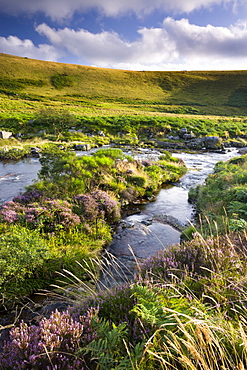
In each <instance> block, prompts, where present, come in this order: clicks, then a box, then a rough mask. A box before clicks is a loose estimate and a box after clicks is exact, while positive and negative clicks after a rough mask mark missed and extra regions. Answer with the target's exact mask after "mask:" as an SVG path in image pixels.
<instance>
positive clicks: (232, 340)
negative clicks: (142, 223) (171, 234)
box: [0, 233, 247, 370]
mask: <svg viewBox="0 0 247 370" xmlns="http://www.w3.org/2000/svg"><path fill="white" fill-rule="evenodd" d="M245 244H246V235H245V234H239V235H238V237H236V235H235V234H233V235H228V236H225V237H221V236H219V235H218V236H217V237H215V238H214V237H212V236H211V237H209V238H208V239H203V238H202V236H201V235H200V234H198V233H197V236H196V237H195V238H194V239H193V240H192V241H191V242H186V243H184V244H183V245H181V246H177V247H170V248H168V249H166V250H164V252H162V253H160V254H159V255H158V256H155V257H153V258H150V259H149V260H147V261H146V262H145V263H144V265H143V266H141V267H140V274H139V276H137V278H136V280H135V281H133V282H132V283H126V284H125V285H123V286H121V287H115V288H112V289H111V290H110V291H104V292H100V293H98V294H96V295H94V296H91V297H88V299H86V300H85V298H83V297H82V298H81V299H80V298H79V297H80V294H79V293H78V292H76V293H75V294H76V300H75V301H74V305H73V306H72V307H71V308H70V309H69V310H68V311H67V312H61V313H59V312H58V311H56V312H54V313H53V314H52V315H51V316H50V317H49V318H43V319H42V320H41V321H40V322H39V323H38V324H37V325H31V324H29V325H28V324H26V323H24V322H22V323H21V324H20V326H17V327H14V328H13V329H12V330H11V333H10V340H9V341H8V342H7V343H6V344H5V346H4V348H3V352H2V354H0V359H1V361H0V368H1V369H4V370H8V369H11V370H15V369H16V370H17V369H20V368H22V369H28V368H32V369H41V368H44V367H45V368H47V369H54V368H56V369H64V370H65V369H92V370H93V369H99V370H108V369H115V370H120V369H125V370H128V369H130V370H133V369H136V370H141V369H143V370H144V369H145V370H149V369H150V370H154V369H165V370H172V369H179V370H196V369H198V370H207V369H210V370H219V369H228V370H236V369H245V368H246V365H247V347H246V338H247V337H246V335H247V327H246V319H245V317H246V276H247V275H246V274H247V264H246V250H245V247H244V245H245ZM75 281H77V279H76V280H75Z"/></svg>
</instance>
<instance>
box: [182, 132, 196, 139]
mask: <svg viewBox="0 0 247 370" xmlns="http://www.w3.org/2000/svg"><path fill="white" fill-rule="evenodd" d="M195 136H196V135H195V134H194V133H193V132H191V133H190V134H184V136H183V139H184V140H192V139H194V138H195Z"/></svg>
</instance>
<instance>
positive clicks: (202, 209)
mask: <svg viewBox="0 0 247 370" xmlns="http://www.w3.org/2000/svg"><path fill="white" fill-rule="evenodd" d="M246 176H247V156H246V155H242V156H241V157H237V158H233V159H231V160H229V161H227V162H225V163H224V162H218V163H217V164H216V166H215V170H214V173H213V174H212V175H210V176H208V178H207V179H206V184H205V185H198V186H197V188H196V189H191V191H190V193H189V197H190V199H191V200H192V201H195V202H196V206H197V210H198V212H199V214H200V216H201V219H202V220H203V224H204V225H206V224H207V223H208V221H205V220H206V219H207V220H209V223H210V224H212V223H213V222H216V223H217V227H218V228H219V227H220V229H221V231H226V232H227V231H228V230H232V231H239V230H244V229H245V228H246V227H247V206H246V202H247V185H246V184H247V177H246ZM205 228H207V226H205Z"/></svg>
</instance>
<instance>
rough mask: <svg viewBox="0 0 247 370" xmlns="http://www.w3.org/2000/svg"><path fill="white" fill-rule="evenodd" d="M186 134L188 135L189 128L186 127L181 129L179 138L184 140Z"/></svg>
mask: <svg viewBox="0 0 247 370" xmlns="http://www.w3.org/2000/svg"><path fill="white" fill-rule="evenodd" d="M185 134H187V128H186V127H184V128H181V129H180V131H179V134H178V135H179V137H181V138H183V137H184V135H185Z"/></svg>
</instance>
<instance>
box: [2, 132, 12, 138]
mask: <svg viewBox="0 0 247 370" xmlns="http://www.w3.org/2000/svg"><path fill="white" fill-rule="evenodd" d="M12 135H13V134H12V132H10V131H0V139H9V138H10V137H11V136H12Z"/></svg>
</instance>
